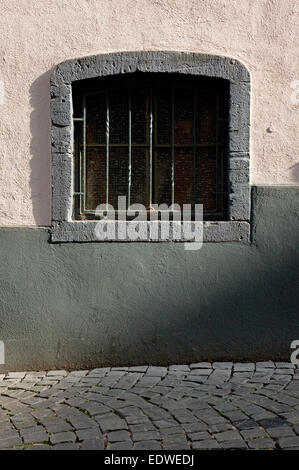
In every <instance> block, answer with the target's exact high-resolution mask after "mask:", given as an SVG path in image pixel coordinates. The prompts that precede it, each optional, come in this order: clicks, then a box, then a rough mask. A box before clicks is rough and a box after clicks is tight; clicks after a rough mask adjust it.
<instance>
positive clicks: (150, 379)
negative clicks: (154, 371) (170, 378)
mask: <svg viewBox="0 0 299 470" xmlns="http://www.w3.org/2000/svg"><path fill="white" fill-rule="evenodd" d="M160 380H161V377H154V376H150V375H148V376H146V375H144V376H143V377H141V378H140V379H139V381H138V385H139V386H140V387H153V386H154V385H157V384H158V383H159V382H160Z"/></svg>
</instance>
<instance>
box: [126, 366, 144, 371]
mask: <svg viewBox="0 0 299 470" xmlns="http://www.w3.org/2000/svg"><path fill="white" fill-rule="evenodd" d="M147 369H148V366H132V367H129V369H128V370H129V372H142V373H145V372H146V371H147Z"/></svg>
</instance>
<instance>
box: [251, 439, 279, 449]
mask: <svg viewBox="0 0 299 470" xmlns="http://www.w3.org/2000/svg"><path fill="white" fill-rule="evenodd" d="M248 446H249V447H250V448H251V449H275V442H274V441H273V440H272V439H268V438H264V439H263V438H257V439H252V440H249V441H248Z"/></svg>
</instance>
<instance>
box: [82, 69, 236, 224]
mask: <svg viewBox="0 0 299 470" xmlns="http://www.w3.org/2000/svg"><path fill="white" fill-rule="evenodd" d="M214 81H215V79H214ZM207 83H208V82H206V83H205V86H203V85H201V84H200V83H196V82H195V83H194V82H192V83H190V84H189V83H187V81H186V80H184V81H183V82H182V81H177V80H171V79H168V80H167V81H164V82H162V83H161V81H159V80H154V79H152V78H150V79H148V80H142V81H139V82H137V83H133V84H132V83H131V84H130V83H129V84H128V83H123V84H121V82H119V83H117V86H115V85H114V86H112V87H105V89H104V88H103V87H102V88H101V89H100V90H99V89H98V88H97V87H96V90H92V91H91V92H86V89H85V90H84V91H83V93H82V92H81V93H79V95H78V97H77V101H76V102H75V106H74V108H75V113H76V112H79V113H80V114H81V116H76V115H75V117H74V124H75V143H76V146H75V158H76V165H75V167H76V179H75V180H76V190H75V194H74V196H75V198H76V199H75V201H76V204H75V207H76V217H77V218H80V219H82V218H83V219H84V218H94V216H95V209H96V207H97V206H98V205H99V204H103V203H106V204H111V205H112V206H113V207H114V208H115V209H117V201H118V196H126V198H127V207H129V206H130V205H131V204H134V203H139V204H143V205H144V206H145V207H147V208H150V206H151V204H159V205H160V204H162V203H165V204H167V205H168V206H169V205H171V204H174V203H177V204H179V205H180V206H181V207H182V206H183V204H191V206H194V204H196V203H202V204H203V209H204V216H205V218H206V219H207V218H208V219H216V220H217V219H223V218H225V216H226V153H227V133H228V132H227V113H228V109H227V102H228V100H227V89H226V88H225V87H223V86H220V85H219V83H215V84H213V86H207ZM121 85H122V86H121ZM76 103H79V104H76Z"/></svg>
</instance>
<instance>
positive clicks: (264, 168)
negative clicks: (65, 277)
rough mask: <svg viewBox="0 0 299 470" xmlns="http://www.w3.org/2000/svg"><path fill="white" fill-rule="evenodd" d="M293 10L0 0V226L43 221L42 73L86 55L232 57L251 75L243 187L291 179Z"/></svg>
mask: <svg viewBox="0 0 299 470" xmlns="http://www.w3.org/2000/svg"><path fill="white" fill-rule="evenodd" d="M296 8H297V9H298V3H297V2H296V1H295V0H285V1H281V0H229V1H228V0H34V1H33V0H0V9H1V16H0V64H1V66H0V112H1V119H0V141H1V145H0V188H1V191H0V226H28V225H31V226H32V225H41V226H48V225H50V223H51V200H50V198H51V189H50V174H51V167H50V109H49V107H50V98H49V79H50V74H51V70H52V69H53V67H54V66H55V65H57V63H59V62H61V61H65V60H67V59H71V58H76V57H81V56H87V55H91V54H100V53H108V52H118V51H134V50H135V51H136V50H141V51H142V50H178V51H190V52H198V53H206V54H216V55H224V56H228V57H233V58H236V59H239V60H240V61H241V62H243V63H244V64H245V65H246V66H247V67H248V69H249V70H250V71H251V74H252V129H251V183H252V184H255V185H296V184H298V183H299V164H298V157H296V154H298V137H297V127H296V120H297V119H298V104H296V96H294V95H296V93H294V89H293V88H292V84H293V86H295V85H296V84H294V82H295V81H296V80H297V78H298V71H297V44H296V29H297V26H298V21H297V18H298V16H296ZM297 13H298V12H297ZM292 93H293V100H292V99H291V97H292ZM294 98H295V99H294Z"/></svg>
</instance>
